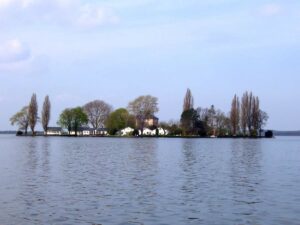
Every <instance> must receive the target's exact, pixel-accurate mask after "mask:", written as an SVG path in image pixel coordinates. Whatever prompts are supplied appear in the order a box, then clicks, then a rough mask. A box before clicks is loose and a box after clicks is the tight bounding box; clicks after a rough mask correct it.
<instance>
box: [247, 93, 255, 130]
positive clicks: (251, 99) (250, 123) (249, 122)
mask: <svg viewBox="0 0 300 225" xmlns="http://www.w3.org/2000/svg"><path fill="white" fill-rule="evenodd" d="M247 102H248V106H247V127H248V132H249V135H251V131H252V128H253V106H254V105H255V98H254V96H253V94H252V92H250V93H249V94H248V101H247Z"/></svg>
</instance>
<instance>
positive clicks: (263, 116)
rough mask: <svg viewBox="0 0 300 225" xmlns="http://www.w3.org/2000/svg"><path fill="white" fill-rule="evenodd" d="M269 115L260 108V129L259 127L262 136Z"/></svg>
mask: <svg viewBox="0 0 300 225" xmlns="http://www.w3.org/2000/svg"><path fill="white" fill-rule="evenodd" d="M268 119H269V116H268V114H267V113H266V112H264V111H262V110H259V119H258V129H259V136H261V132H262V128H263V127H264V126H265V125H266V123H267V121H268Z"/></svg>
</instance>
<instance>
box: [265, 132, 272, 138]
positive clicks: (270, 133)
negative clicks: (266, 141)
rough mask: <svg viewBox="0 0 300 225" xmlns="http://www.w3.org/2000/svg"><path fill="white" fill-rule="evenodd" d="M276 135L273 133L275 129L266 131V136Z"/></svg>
mask: <svg viewBox="0 0 300 225" xmlns="http://www.w3.org/2000/svg"><path fill="white" fill-rule="evenodd" d="M273 136H274V134H273V131H271V130H268V131H267V132H266V133H265V137H266V138H272V137H273Z"/></svg>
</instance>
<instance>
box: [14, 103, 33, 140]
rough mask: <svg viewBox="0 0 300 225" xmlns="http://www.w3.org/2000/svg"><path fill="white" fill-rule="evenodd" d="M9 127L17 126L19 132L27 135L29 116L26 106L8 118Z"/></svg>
mask: <svg viewBox="0 0 300 225" xmlns="http://www.w3.org/2000/svg"><path fill="white" fill-rule="evenodd" d="M10 122H11V125H13V126H14V125H15V124H17V125H18V126H19V129H20V130H24V131H25V135H27V130H28V126H29V116H28V106H24V107H23V108H22V109H21V110H20V111H19V112H17V113H16V114H15V115H13V116H12V117H11V118H10Z"/></svg>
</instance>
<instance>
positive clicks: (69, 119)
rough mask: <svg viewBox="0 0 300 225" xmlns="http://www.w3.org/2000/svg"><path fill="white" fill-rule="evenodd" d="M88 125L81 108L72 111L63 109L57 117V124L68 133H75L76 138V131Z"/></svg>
mask: <svg viewBox="0 0 300 225" xmlns="http://www.w3.org/2000/svg"><path fill="white" fill-rule="evenodd" d="M87 123H88V117H87V115H86V114H85V112H84V111H83V109H82V108H81V107H76V108H72V109H65V110H64V111H63V112H62V113H61V114H60V117H59V121H58V124H59V125H60V126H62V127H64V128H66V129H68V132H69V134H70V132H71V131H72V130H73V131H75V136H77V132H78V129H79V128H80V127H81V126H83V125H86V124H87Z"/></svg>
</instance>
